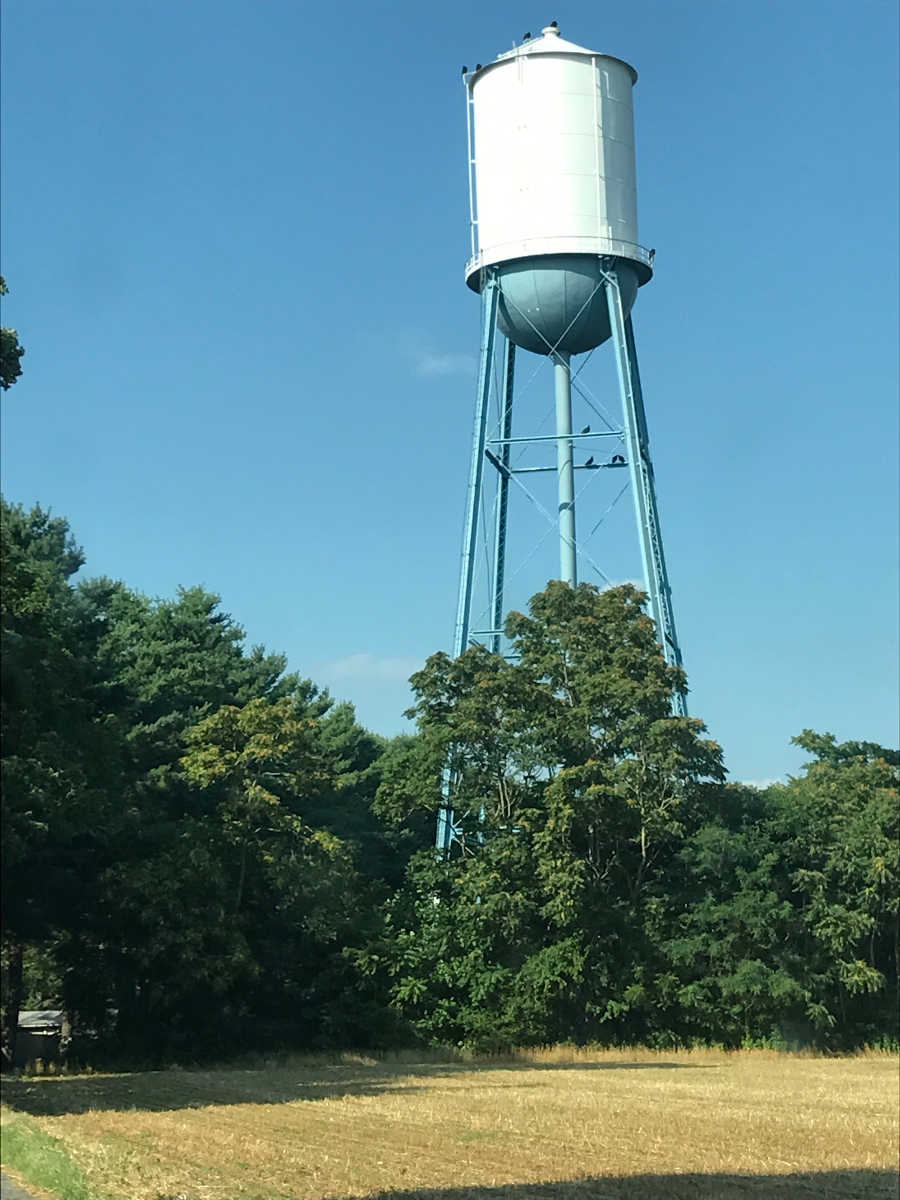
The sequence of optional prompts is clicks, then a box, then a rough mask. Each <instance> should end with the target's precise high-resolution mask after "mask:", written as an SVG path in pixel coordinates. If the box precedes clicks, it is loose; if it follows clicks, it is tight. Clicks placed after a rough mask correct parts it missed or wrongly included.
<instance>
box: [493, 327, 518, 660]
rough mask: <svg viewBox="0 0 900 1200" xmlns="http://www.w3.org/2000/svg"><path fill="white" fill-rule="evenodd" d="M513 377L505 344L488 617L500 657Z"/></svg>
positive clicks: (511, 350)
mask: <svg viewBox="0 0 900 1200" xmlns="http://www.w3.org/2000/svg"><path fill="white" fill-rule="evenodd" d="M515 374H516V348H515V346H514V345H513V343H512V342H507V343H506V354H505V355H504V359H503V414H502V416H501V418H500V438H501V439H502V440H501V444H500V463H501V466H502V467H503V468H504V469H503V470H501V471H498V473H497V516H496V523H495V525H494V569H493V572H492V574H491V578H492V580H493V593H494V594H493V597H492V602H491V614H492V617H493V623H492V625H491V628H492V629H493V630H494V631H495V632H494V634H493V636H492V637H491V650H492V651H493V652H494V654H499V653H500V632H499V631H500V630H501V629H502V627H503V584H504V575H505V573H506V519H507V512H508V508H509V452H510V444H509V439H510V438H511V437H512V411H513V385H514V382H515Z"/></svg>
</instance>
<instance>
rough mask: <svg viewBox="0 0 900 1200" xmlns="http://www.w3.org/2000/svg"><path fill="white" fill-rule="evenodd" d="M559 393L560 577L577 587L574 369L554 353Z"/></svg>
mask: <svg viewBox="0 0 900 1200" xmlns="http://www.w3.org/2000/svg"><path fill="white" fill-rule="evenodd" d="M553 383H554V390H555V392H556V482H557V487H558V495H559V509H558V512H559V517H558V520H559V577H560V579H561V580H562V581H563V582H564V583H567V584H568V585H569V587H574V586H575V584H576V583H577V582H578V573H577V566H576V562H575V464H574V462H573V461H572V456H573V449H574V448H573V446H572V370H571V366H570V364H569V356H568V354H566V353H565V352H559V351H557V353H556V354H555V355H554V356H553Z"/></svg>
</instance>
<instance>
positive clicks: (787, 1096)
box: [4, 1049, 900, 1200]
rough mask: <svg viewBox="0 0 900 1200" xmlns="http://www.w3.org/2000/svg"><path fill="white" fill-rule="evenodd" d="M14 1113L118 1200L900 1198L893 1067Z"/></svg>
mask: <svg viewBox="0 0 900 1200" xmlns="http://www.w3.org/2000/svg"><path fill="white" fill-rule="evenodd" d="M4 1101H5V1105H6V1108H5V1116H4V1120H5V1122H6V1124H7V1131H8V1130H9V1126H10V1123H11V1124H12V1125H13V1126H15V1125H16V1123H19V1125H20V1126H23V1127H24V1126H28V1127H30V1128H31V1129H32V1130H34V1128H35V1127H39V1129H40V1130H41V1131H42V1132H43V1133H46V1134H49V1135H51V1136H52V1137H54V1138H57V1139H60V1141H61V1142H62V1144H63V1145H64V1147H65V1149H66V1152H67V1153H68V1155H69V1157H70V1158H71V1160H72V1161H73V1162H74V1164H76V1166H77V1167H78V1168H79V1169H80V1172H81V1173H83V1177H84V1180H85V1181H86V1183H87V1187H88V1189H89V1194H90V1195H91V1196H92V1197H102V1198H103V1200H107V1198H116V1200H120V1198H121V1200H163V1198H165V1200H176V1198H177V1200H287V1198H288V1197H290V1198H291V1200H324V1198H332V1197H334V1198H337V1197H375V1196H378V1197H382V1200H384V1198H386V1197H391V1198H394V1197H396V1198H397V1200H400V1198H401V1197H402V1198H403V1200H416V1198H418V1197H428V1198H429V1200H561V1198H562V1197H569V1196H573V1197H588V1196H590V1197H597V1200H603V1198H607V1197H608V1198H610V1200H614V1198H615V1200H617V1198H619V1197H627V1198H629V1200H638V1198H641V1200H645V1198H646V1200H664V1198H665V1200H681V1198H682V1197H684V1198H688V1197H690V1198H691V1200H696V1198H697V1197H704V1198H707V1197H741V1198H745V1197H748V1196H754V1197H757V1196H758V1197H767V1196H775V1197H787V1196H798V1197H800V1196H802V1197H810V1198H813V1197H816V1198H825V1200H828V1198H831V1197H834V1198H837V1197H841V1198H849V1197H857V1196H858V1197H885V1198H888V1197H890V1198H891V1200H895V1198H896V1197H897V1194H898V1180H897V1164H898V1153H900V1148H898V1111H900V1088H898V1065H897V1060H896V1057H895V1056H893V1055H890V1054H877V1053H869V1054H864V1055H859V1056H856V1057H851V1058H815V1057H804V1056H799V1055H796V1056H792V1055H786V1054H778V1053H774V1052H766V1051H742V1052H739V1053H733V1054H726V1053H722V1052H717V1051H694V1052H689V1053H687V1052H684V1053H682V1052H669V1053H665V1052H663V1053H654V1052H650V1051H641V1050H635V1051H597V1052H593V1053H591V1052H589V1051H582V1052H579V1051H572V1050H563V1049H560V1050H557V1051H547V1052H543V1053H540V1052H539V1053H535V1054H522V1055H519V1056H516V1057H515V1058H511V1059H503V1060H491V1061H484V1060H480V1061H479V1060H475V1061H472V1062H468V1063H466V1062H463V1063H460V1062H446V1063H440V1062H418V1063H416V1062H413V1061H409V1062H403V1061H396V1062H382V1061H379V1062H376V1061H371V1060H366V1059H365V1058H363V1057H361V1056H357V1057H353V1056H345V1057H344V1058H343V1060H341V1061H332V1062H330V1063H326V1062H320V1063H318V1064H317V1063H315V1062H314V1061H311V1060H297V1061H295V1062H293V1063H291V1064H289V1065H280V1066H274V1065H273V1066H268V1067H258V1068H256V1069H228V1070H216V1071H200V1070H198V1071H187V1070H169V1071H157V1072H145V1073H139V1074H118V1075H91V1076H69V1077H57V1078H31V1079H28V1078H25V1079H18V1080H10V1081H9V1082H8V1083H7V1084H6V1085H5V1088H4ZM24 1114H28V1116H25V1115H24ZM5 1140H6V1139H4V1141H5ZM10 1144H12V1139H10ZM62 1200H68V1198H67V1197H62Z"/></svg>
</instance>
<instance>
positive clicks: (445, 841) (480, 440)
mask: <svg viewBox="0 0 900 1200" xmlns="http://www.w3.org/2000/svg"><path fill="white" fill-rule="evenodd" d="M498 293H499V288H498V285H497V279H496V276H495V275H494V273H493V272H490V273H489V275H488V279H487V280H486V283H485V287H484V291H483V292H482V317H483V320H482V329H481V362H480V366H479V371H478V392H477V395H476V399H475V420H474V422H473V429H472V460H471V463H470V464H469V489H468V493H467V496H466V524H465V530H464V533H463V548H462V561H461V563H460V570H459V595H458V597H457V604H456V628H455V631H454V635H453V657H454V658H458V657H459V656H460V654H462V652H463V651H464V650H465V649H466V647H467V646H468V644H469V623H470V621H471V614H472V580H473V576H474V572H475V551H476V549H477V545H478V516H479V510H480V507H481V481H482V476H483V474H484V451H485V441H486V438H487V416H488V400H489V399H490V394H491V367H492V365H493V361H494V341H495V338H496V335H497V298H498ZM452 784H453V781H452V778H451V775H450V771H449V769H448V768H445V770H444V774H443V778H442V784H441V794H442V796H443V803H442V805H441V807H440V810H439V811H438V819H437V830H436V832H435V845H436V847H437V850H438V853H440V854H445V853H446V852H447V851H448V850H449V848H450V844H451V842H452V841H453V839H454V837H455V828H454V822H453V809H452V803H451V791H452Z"/></svg>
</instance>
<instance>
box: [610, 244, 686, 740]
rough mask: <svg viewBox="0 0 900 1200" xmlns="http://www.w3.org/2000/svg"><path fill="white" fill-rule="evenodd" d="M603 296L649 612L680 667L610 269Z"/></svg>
mask: <svg viewBox="0 0 900 1200" xmlns="http://www.w3.org/2000/svg"><path fill="white" fill-rule="evenodd" d="M610 268H612V264H610ZM606 300H607V304H608V307H609V321H610V327H611V329H612V342H613V347H614V349H615V355H616V369H617V371H618V375H619V387H620V389H621V393H622V409H623V415H624V417H625V443H626V446H627V448H628V455H627V457H628V466H629V469H630V472H631V490H632V495H633V497H634V513H635V518H636V521H637V531H638V541H639V543H640V547H641V561H642V564H643V568H644V581H645V583H646V586H647V594H648V597H649V601H650V611H651V615H652V616H653V620H654V623H655V625H656V635H657V637H658V639H659V643H660V646H661V647H662V652H663V655H664V657H665V659H666V662H668V663H669V664H670V665H672V666H677V667H680V666H681V665H682V660H681V648H680V646H679V644H678V635H677V633H676V630H675V614H674V611H673V608H672V589H671V587H670V586H669V573H668V570H667V568H666V558H665V553H664V551H663V542H662V531H661V530H660V524H659V509H658V506H657V501H656V483H655V480H654V477H653V462H652V460H651V458H650V438H649V435H648V433H647V416H646V413H645V410H644V397H643V392H642V390H641V379H640V374H639V373H638V365H637V351H636V349H635V344H634V330H633V328H632V325H631V318H630V316H629V317H626V315H625V312H624V309H623V306H622V297H621V293H620V291H619V284H618V279H617V277H616V272H615V270H613V269H610V270H609V271H608V273H607V276H606ZM672 708H673V711H674V713H675V715H676V716H681V717H685V716H687V702H686V700H685V697H684V696H683V695H682V694H681V693H680V692H679V693H676V695H675V698H674V700H673V702H672Z"/></svg>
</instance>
